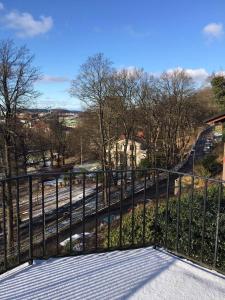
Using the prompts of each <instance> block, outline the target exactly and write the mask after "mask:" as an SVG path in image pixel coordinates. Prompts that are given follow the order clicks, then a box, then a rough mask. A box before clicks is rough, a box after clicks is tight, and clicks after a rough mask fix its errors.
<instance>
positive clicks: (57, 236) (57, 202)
mask: <svg viewBox="0 0 225 300" xmlns="http://www.w3.org/2000/svg"><path fill="white" fill-rule="evenodd" d="M58 183H59V182H58V177H56V254H57V255H58V254H59V184H58Z"/></svg>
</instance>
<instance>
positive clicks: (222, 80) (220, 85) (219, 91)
mask: <svg viewBox="0 0 225 300" xmlns="http://www.w3.org/2000/svg"><path fill="white" fill-rule="evenodd" d="M211 85H212V90H213V93H214V96H215V99H216V101H217V103H218V104H219V106H220V107H221V108H222V109H224V108H225V76H222V75H213V76H212V79H211Z"/></svg>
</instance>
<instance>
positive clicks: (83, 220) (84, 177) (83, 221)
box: [82, 173, 86, 252]
mask: <svg viewBox="0 0 225 300" xmlns="http://www.w3.org/2000/svg"><path fill="white" fill-rule="evenodd" d="M85 181H86V175H85V173H83V201H82V202H83V218H82V229H83V239H82V240H83V252H85V246H86V245H85V183H86V182H85Z"/></svg>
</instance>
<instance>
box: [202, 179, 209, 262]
mask: <svg viewBox="0 0 225 300" xmlns="http://www.w3.org/2000/svg"><path fill="white" fill-rule="evenodd" d="M204 194H205V195H204V200H203V215H202V246H201V262H203V256H204V244H205V215H206V202H207V198H208V180H207V179H206V180H205V187H204Z"/></svg>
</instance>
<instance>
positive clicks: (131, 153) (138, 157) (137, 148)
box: [111, 137, 146, 167]
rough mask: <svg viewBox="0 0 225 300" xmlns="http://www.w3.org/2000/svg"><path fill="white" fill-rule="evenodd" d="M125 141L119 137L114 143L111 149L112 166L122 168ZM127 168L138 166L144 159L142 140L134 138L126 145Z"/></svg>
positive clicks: (144, 149) (144, 147)
mask: <svg viewBox="0 0 225 300" xmlns="http://www.w3.org/2000/svg"><path fill="white" fill-rule="evenodd" d="M125 147H126V140H125V138H124V137H121V138H120V139H119V140H118V141H117V142H115V143H114V144H113V146H112V149H111V160H112V163H113V165H114V166H116V165H118V166H122V165H123V164H124V159H125V157H124V151H125ZM126 153H127V166H128V167H132V165H133V166H139V165H140V163H141V161H142V160H143V159H145V158H146V144H145V141H144V139H143V138H140V137H135V138H134V140H131V139H129V140H128V144H127V150H126Z"/></svg>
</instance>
